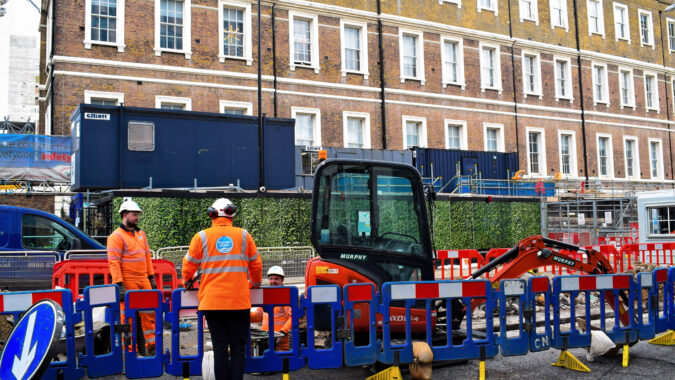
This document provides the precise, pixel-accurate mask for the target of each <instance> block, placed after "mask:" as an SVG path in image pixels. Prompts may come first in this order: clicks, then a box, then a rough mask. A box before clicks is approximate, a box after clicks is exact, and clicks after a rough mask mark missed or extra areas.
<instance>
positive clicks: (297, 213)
mask: <svg viewBox="0 0 675 380" xmlns="http://www.w3.org/2000/svg"><path fill="white" fill-rule="evenodd" d="M134 201H136V202H137V203H138V204H139V206H140V207H141V209H142V210H143V215H142V216H141V221H140V227H141V228H143V230H145V232H146V233H147V236H148V242H149V244H150V247H151V248H152V249H154V250H157V249H158V248H161V247H170V246H181V245H188V244H189V243H190V239H192V237H193V236H194V234H195V233H197V232H199V231H200V230H202V229H205V228H208V227H209V226H210V224H211V220H210V219H209V217H208V216H207V215H206V209H207V208H208V207H209V206H210V205H211V204H212V203H213V201H214V199H210V198H139V197H135V198H134ZM232 201H233V202H234V203H235V204H236V205H237V206H238V207H239V212H238V213H237V215H236V217H235V219H234V224H235V225H236V226H240V227H243V228H245V229H247V230H248V231H249V232H250V233H251V235H252V236H253V237H254V238H255V240H256V244H257V245H258V246H260V247H282V246H303V245H310V244H311V243H310V240H309V221H310V207H311V200H310V199H307V198H259V197H252V198H240V199H232ZM121 202H122V198H115V199H114V200H113V210H117V209H118V208H119V205H120V204H121ZM392 214H394V211H390V212H385V213H383V215H389V217H388V219H390V220H391V219H392V216H391V215H392ZM433 214H434V224H433V227H434V236H435V243H436V248H437V249H462V248H476V249H489V248H495V247H511V246H513V245H514V244H515V243H516V242H518V241H519V240H521V239H523V238H525V237H527V236H531V235H537V234H539V233H540V231H541V230H540V229H541V227H540V226H541V223H540V218H541V217H540V210H539V203H538V202H522V201H514V202H502V201H500V202H491V203H485V202H484V201H482V200H481V201H471V200H461V201H457V200H439V201H437V202H436V203H435V207H434V213H433ZM119 223H120V219H119V215H115V216H114V224H113V225H118V224H119ZM405 223H406V221H401V224H404V225H405Z"/></svg>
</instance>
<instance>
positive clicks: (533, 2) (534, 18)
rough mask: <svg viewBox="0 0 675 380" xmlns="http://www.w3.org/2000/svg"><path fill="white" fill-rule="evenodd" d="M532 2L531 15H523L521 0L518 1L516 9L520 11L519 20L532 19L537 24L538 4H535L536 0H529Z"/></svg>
mask: <svg viewBox="0 0 675 380" xmlns="http://www.w3.org/2000/svg"><path fill="white" fill-rule="evenodd" d="M531 3H532V17H533V18H526V17H524V15H523V0H519V1H518V11H519V13H520V22H521V23H522V22H523V21H533V22H534V24H535V25H539V6H538V5H537V3H538V1H537V0H531Z"/></svg>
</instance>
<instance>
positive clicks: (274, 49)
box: [272, 3, 278, 117]
mask: <svg viewBox="0 0 675 380" xmlns="http://www.w3.org/2000/svg"><path fill="white" fill-rule="evenodd" d="M276 6H277V3H272V71H273V72H274V117H278V116H277V30H276V29H277V28H276V11H275V7H276Z"/></svg>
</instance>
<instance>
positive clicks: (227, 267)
mask: <svg viewBox="0 0 675 380" xmlns="http://www.w3.org/2000/svg"><path fill="white" fill-rule="evenodd" d="M236 212H237V206H236V205H234V204H233V203H232V202H230V200H229V199H225V198H220V199H217V200H216V201H215V202H214V203H213V205H212V206H211V207H209V208H208V210H207V214H208V215H209V217H210V218H211V220H212V222H211V228H207V229H206V230H203V231H200V232H199V233H197V234H196V235H195V236H194V237H193V238H192V241H191V242H190V249H189V251H188V253H187V255H185V257H184V258H183V268H182V272H183V280H184V281H185V282H187V281H190V280H192V278H193V277H194V275H195V272H196V271H197V268H198V267H199V266H201V272H202V275H201V280H200V286H199V293H198V295H197V296H198V298H199V310H200V311H202V312H203V313H204V317H206V323H207V324H208V327H209V332H210V333H211V341H212V343H213V355H214V356H213V361H214V366H215V368H214V372H215V375H216V379H219V380H220V379H228V380H241V379H243V378H244V365H245V356H244V354H245V352H246V343H247V342H248V336H249V331H250V324H251V318H250V314H249V313H250V309H251V292H250V288H259V287H260V283H261V282H262V260H261V259H260V255H259V254H258V248H257V247H256V245H255V241H253V237H251V235H250V234H249V233H248V232H247V231H246V230H244V229H241V228H237V227H234V226H232V219H233V218H234V216H235V214H236Z"/></svg>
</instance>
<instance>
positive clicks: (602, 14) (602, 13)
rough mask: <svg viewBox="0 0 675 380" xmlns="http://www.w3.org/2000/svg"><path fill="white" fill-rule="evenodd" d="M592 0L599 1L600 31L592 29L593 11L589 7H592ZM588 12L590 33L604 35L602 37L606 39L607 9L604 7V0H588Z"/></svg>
mask: <svg viewBox="0 0 675 380" xmlns="http://www.w3.org/2000/svg"><path fill="white" fill-rule="evenodd" d="M591 2H597V3H598V31H597V32H594V31H592V30H591V12H589V9H590V8H591ZM586 13H587V16H588V17H587V20H586V21H587V22H588V35H589V36H592V35H594V34H598V35H601V36H602V39H603V40H604V39H605V11H604V9H603V4H602V0H586Z"/></svg>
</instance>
